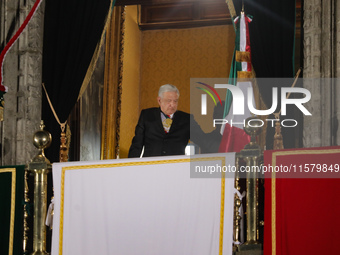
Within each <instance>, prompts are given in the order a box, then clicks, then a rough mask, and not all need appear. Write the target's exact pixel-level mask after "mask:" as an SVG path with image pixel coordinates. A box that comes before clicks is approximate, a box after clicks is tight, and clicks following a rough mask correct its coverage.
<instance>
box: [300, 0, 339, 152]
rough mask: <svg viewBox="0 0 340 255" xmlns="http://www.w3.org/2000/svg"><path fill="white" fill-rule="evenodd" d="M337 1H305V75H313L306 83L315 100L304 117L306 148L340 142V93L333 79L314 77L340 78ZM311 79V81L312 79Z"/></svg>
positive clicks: (310, 103)
mask: <svg viewBox="0 0 340 255" xmlns="http://www.w3.org/2000/svg"><path fill="white" fill-rule="evenodd" d="M337 14H340V11H339V5H338V4H337V0H329V1H321V0H305V1H304V25H303V27H304V71H303V76H304V78H308V79H309V78H311V79H312V78H314V79H313V81H312V82H304V86H305V88H307V89H308V90H309V91H310V92H311V94H312V99H311V101H310V102H309V103H308V104H307V105H306V107H307V108H308V109H310V111H311V113H312V114H313V116H312V117H309V116H305V117H304V132H303V133H304V137H303V145H304V147H314V146H328V145H336V144H339V138H338V137H339V131H338V127H337V123H338V119H339V117H340V115H339V114H340V107H339V104H338V103H337V102H336V101H337V100H336V99H337V97H338V96H339V95H340V90H339V89H338V88H337V86H339V84H336V82H335V81H334V80H328V81H327V82H326V83H323V84H319V83H320V82H319V80H317V79H315V78H333V77H338V74H339V73H340V65H338V64H339V60H338V59H337V55H338V54H339V52H340V51H339V50H340V46H339V38H340V37H339V35H340V29H339V26H337V24H339V22H340V18H339V17H338V15H337ZM309 81H310V80H309Z"/></svg>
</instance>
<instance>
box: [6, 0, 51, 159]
mask: <svg viewBox="0 0 340 255" xmlns="http://www.w3.org/2000/svg"><path fill="white" fill-rule="evenodd" d="M34 3H35V1H34V0H28V1H19V0H3V1H2V2H1V6H0V8H1V43H3V45H5V44H6V43H7V42H8V41H9V39H10V38H11V37H12V36H13V35H14V34H15V32H16V31H17V30H18V28H19V27H20V25H21V24H22V23H23V21H24V20H25V18H26V16H27V15H28V13H29V11H30V10H31V8H32V7H33V5H34ZM44 6H45V4H44V1H43V2H42V4H41V5H40V6H39V8H38V10H37V12H36V13H35V15H34V16H33V18H32V20H31V21H30V23H29V24H28V25H27V27H26V28H25V30H24V31H23V33H22V34H21V36H20V37H19V39H18V40H17V41H16V43H15V44H14V45H13V47H12V48H11V49H10V50H9V52H8V53H7V56H6V58H5V62H4V73H3V74H4V85H5V86H7V87H8V92H7V93H6V94H5V97H4V98H5V110H4V121H3V122H2V123H1V124H0V125H1V144H2V151H1V164H2V165H10V164H11V165H14V164H25V162H27V161H29V160H30V159H31V158H32V157H33V156H34V155H35V154H36V153H37V150H36V149H35V148H34V146H33V145H32V142H31V141H32V135H33V133H34V131H35V130H36V129H37V127H38V126H39V123H40V120H41V80H42V48H43V23H44V9H45V7H44Z"/></svg>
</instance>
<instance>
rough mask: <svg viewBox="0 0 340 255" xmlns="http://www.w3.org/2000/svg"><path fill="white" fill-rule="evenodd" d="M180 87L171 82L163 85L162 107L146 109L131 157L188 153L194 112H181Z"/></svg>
mask: <svg viewBox="0 0 340 255" xmlns="http://www.w3.org/2000/svg"><path fill="white" fill-rule="evenodd" d="M178 98H179V91H178V89H177V88H176V87H175V86H174V85H171V84H166V85H163V86H161V87H160V89H159V92H158V98H157V101H158V104H159V107H154V108H149V109H144V110H142V112H141V114H140V117H139V120H138V124H137V126H136V130H135V136H134V137H133V139H132V144H131V147H130V150H129V158H134V157H140V156H141V153H142V150H143V146H144V153H143V157H152V156H167V155H184V154H185V147H186V146H187V144H188V141H189V138H190V115H189V114H188V113H185V112H182V111H177V105H178Z"/></svg>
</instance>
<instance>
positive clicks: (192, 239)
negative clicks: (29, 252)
mask: <svg viewBox="0 0 340 255" xmlns="http://www.w3.org/2000/svg"><path fill="white" fill-rule="evenodd" d="M209 155H211V157H212V158H213V155H214V154H209ZM216 155H218V157H217V158H216ZM221 155H222V156H221ZM221 158H224V159H223V160H224V161H223V160H222V161H223V162H225V160H227V161H228V162H229V163H232V164H233V162H234V158H235V154H234V153H230V154H215V157H214V159H212V161H213V162H214V163H215V162H216V161H219V160H221ZM222 161H221V162H222ZM53 183H54V197H55V198H54V219H53V235H52V255H57V254H59V255H62V254H63V255H74V254H82V255H86V254H89V255H90V254H91V255H93V254H100V255H115V254H117V255H136V254H138V255H143V254H144V255H174V254H176V255H181V254H183V255H190V254H192V255H210V254H211V255H219V254H223V255H226V254H228V255H229V254H232V242H233V240H232V231H233V194H234V179H232V178H226V179H224V181H222V179H221V178H191V176H190V158H189V157H188V156H177V157H153V158H143V159H139V158H137V159H119V160H104V161H96V162H68V163H54V164H53ZM222 184H223V185H222ZM221 198H222V199H221ZM221 208H222V209H221Z"/></svg>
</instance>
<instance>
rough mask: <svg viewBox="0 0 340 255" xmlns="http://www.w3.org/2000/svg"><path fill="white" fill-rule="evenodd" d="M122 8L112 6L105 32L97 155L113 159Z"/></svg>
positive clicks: (118, 107) (118, 105)
mask: <svg viewBox="0 0 340 255" xmlns="http://www.w3.org/2000/svg"><path fill="white" fill-rule="evenodd" d="M124 10H125V9H124V7H121V6H118V7H115V8H114V10H113V12H112V17H111V22H110V25H109V27H108V30H107V33H106V47H105V71H104V89H103V117H102V139H101V156H100V157H101V159H113V158H116V157H117V155H118V153H119V130H120V116H121V93H122V67H123V66H122V65H123V50H122V47H123V42H124V40H123V35H124V29H123V28H124V15H125V11H124Z"/></svg>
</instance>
